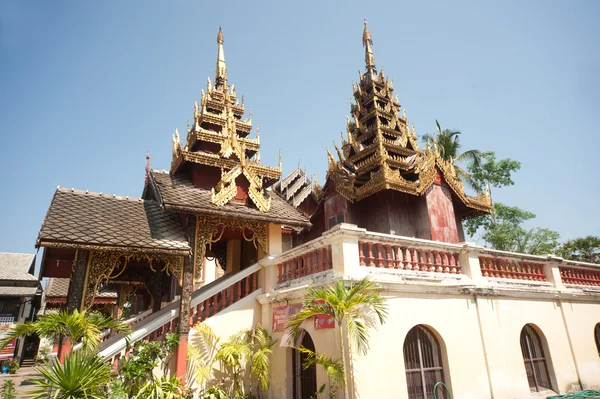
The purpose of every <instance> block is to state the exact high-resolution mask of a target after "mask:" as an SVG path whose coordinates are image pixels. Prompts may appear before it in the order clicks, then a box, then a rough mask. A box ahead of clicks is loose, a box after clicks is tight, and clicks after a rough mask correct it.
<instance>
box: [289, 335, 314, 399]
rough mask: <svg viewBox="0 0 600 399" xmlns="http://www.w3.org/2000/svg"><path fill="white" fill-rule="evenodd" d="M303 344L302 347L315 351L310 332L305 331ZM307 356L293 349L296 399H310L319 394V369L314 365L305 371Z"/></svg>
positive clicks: (293, 379) (294, 395)
mask: <svg viewBox="0 0 600 399" xmlns="http://www.w3.org/2000/svg"><path fill="white" fill-rule="evenodd" d="M303 333H304V336H303V337H302V343H301V344H300V346H303V347H305V348H306V349H310V350H311V351H313V352H314V351H315V344H314V343H313V340H312V338H311V337H310V334H308V332H306V331H303ZM306 357H307V356H306V355H305V354H303V353H301V352H300V351H298V350H296V349H292V373H293V374H292V376H293V378H292V381H293V383H292V385H293V386H292V389H293V391H292V392H293V393H294V394H293V396H292V397H293V398H294V399H310V398H311V397H315V396H316V392H317V368H316V366H315V365H314V364H313V365H312V366H310V367H308V368H307V369H305V368H304V367H303V364H304V361H305V360H306Z"/></svg>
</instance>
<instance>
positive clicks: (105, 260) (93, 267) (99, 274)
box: [83, 250, 183, 309]
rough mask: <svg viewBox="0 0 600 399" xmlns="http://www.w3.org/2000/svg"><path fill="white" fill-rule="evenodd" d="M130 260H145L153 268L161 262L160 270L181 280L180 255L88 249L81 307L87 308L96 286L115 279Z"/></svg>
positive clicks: (96, 289) (181, 264)
mask: <svg viewBox="0 0 600 399" xmlns="http://www.w3.org/2000/svg"><path fill="white" fill-rule="evenodd" d="M131 260H137V261H140V260H145V261H147V262H148V264H149V266H150V269H151V270H152V271H156V270H155V269H154V266H153V264H155V263H157V262H162V264H163V268H162V269H161V271H163V272H167V274H170V275H173V276H175V277H176V278H177V279H178V280H179V281H180V282H181V269H182V267H183V258H182V257H181V256H171V255H161V254H152V253H144V252H134V253H131V252H125V251H102V250H92V251H90V262H89V265H90V266H89V270H88V276H87V283H86V287H85V289H84V290H85V292H84V300H83V307H84V308H86V309H88V308H89V307H90V306H91V305H92V303H93V302H94V298H95V296H96V292H97V291H98V287H99V286H100V285H101V284H102V283H105V282H109V281H110V280H112V279H116V278H117V277H119V276H120V275H121V274H123V273H124V272H125V269H126V268H127V264H128V263H129V262H130V261H131Z"/></svg>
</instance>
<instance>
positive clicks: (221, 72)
mask: <svg viewBox="0 0 600 399" xmlns="http://www.w3.org/2000/svg"><path fill="white" fill-rule="evenodd" d="M223 42H224V40H223V30H222V29H221V27H220V26H219V33H218V34H217V44H218V52H217V76H216V77H215V89H220V88H221V86H224V85H225V81H227V67H226V65H225V52H224V51H223Z"/></svg>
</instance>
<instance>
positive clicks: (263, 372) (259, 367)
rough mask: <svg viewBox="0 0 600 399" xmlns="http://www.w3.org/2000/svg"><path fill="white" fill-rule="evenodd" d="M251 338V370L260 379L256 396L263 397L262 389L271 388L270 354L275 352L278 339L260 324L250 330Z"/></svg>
mask: <svg viewBox="0 0 600 399" xmlns="http://www.w3.org/2000/svg"><path fill="white" fill-rule="evenodd" d="M249 339H250V341H251V343H252V346H253V349H252V354H251V355H250V370H251V371H252V374H254V375H255V376H256V378H257V379H258V386H257V387H256V391H257V392H256V393H257V395H256V396H257V397H259V398H261V397H262V395H261V389H262V390H267V389H268V388H269V380H270V379H271V372H270V369H271V358H270V356H269V355H271V353H273V350H272V349H271V348H272V347H273V345H275V342H276V340H274V339H273V337H272V336H271V335H269V333H268V332H267V330H265V329H264V328H263V327H262V326H261V325H260V324H258V325H256V326H255V327H254V328H253V329H252V330H250V331H249Z"/></svg>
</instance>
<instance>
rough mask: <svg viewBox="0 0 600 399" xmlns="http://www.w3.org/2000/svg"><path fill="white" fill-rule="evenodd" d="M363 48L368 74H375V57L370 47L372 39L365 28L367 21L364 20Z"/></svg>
mask: <svg viewBox="0 0 600 399" xmlns="http://www.w3.org/2000/svg"><path fill="white" fill-rule="evenodd" d="M362 42H363V46H365V64H366V67H367V71H368V72H374V73H376V72H377V71H376V69H375V56H374V55H373V50H372V49H371V46H372V45H373V39H372V38H371V32H369V28H368V27H367V20H366V19H365V29H364V30H363V36H362Z"/></svg>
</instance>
